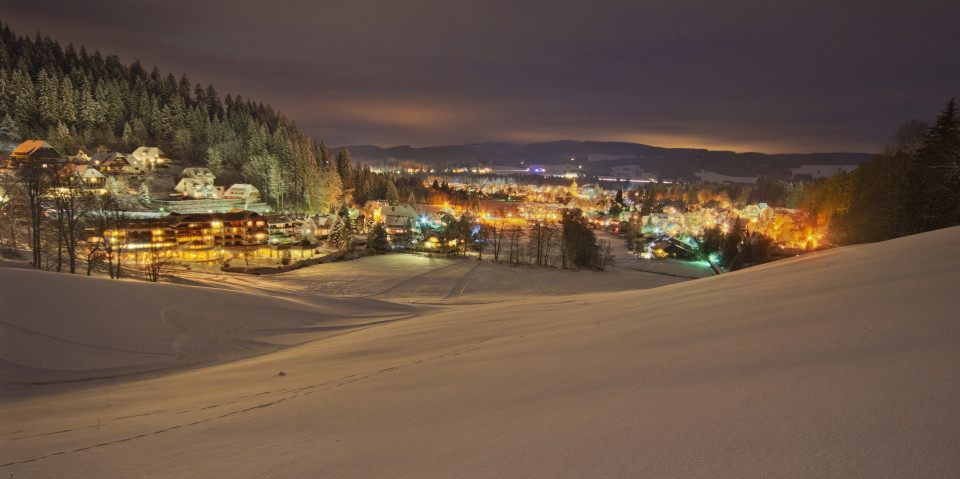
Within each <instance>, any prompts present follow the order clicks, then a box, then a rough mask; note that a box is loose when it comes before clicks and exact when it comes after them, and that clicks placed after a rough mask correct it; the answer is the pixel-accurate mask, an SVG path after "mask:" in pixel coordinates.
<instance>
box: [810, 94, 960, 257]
mask: <svg viewBox="0 0 960 479" xmlns="http://www.w3.org/2000/svg"><path fill="white" fill-rule="evenodd" d="M958 125H960V121H958V117H957V108H956V103H955V102H954V100H950V102H949V103H947V106H946V107H945V108H944V109H943V111H942V112H941V114H940V115H939V116H938V117H937V119H936V122H935V123H934V125H933V126H929V127H928V126H927V125H926V124H925V123H923V122H918V121H910V122H908V123H906V124H904V125H903V126H901V127H900V129H899V130H898V131H897V133H896V134H895V136H894V138H893V139H892V140H891V141H890V142H889V144H888V145H886V146H885V147H884V151H883V153H881V154H880V155H878V156H877V157H876V158H874V159H873V160H872V161H870V162H868V163H864V164H862V165H860V167H859V168H857V169H856V170H854V171H853V172H852V173H849V174H847V173H837V174H835V175H833V176H832V177H830V178H827V179H821V180H817V181H814V182H812V183H810V184H808V185H807V186H806V188H805V191H804V195H803V200H802V203H801V206H802V208H803V209H804V210H806V211H807V212H809V214H810V218H809V221H811V222H812V224H813V225H814V226H815V227H817V228H818V229H819V230H820V231H821V232H823V233H824V234H826V235H827V236H828V237H829V238H830V239H831V240H832V241H833V242H834V243H836V244H853V243H863V242H872V241H882V240H886V239H891V238H896V237H900V236H906V235H911V234H916V233H922V232H925V231H931V230H936V229H940V228H946V227H949V226H956V225H960V126H958Z"/></svg>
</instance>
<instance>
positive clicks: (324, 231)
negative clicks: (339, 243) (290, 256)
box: [299, 215, 332, 242]
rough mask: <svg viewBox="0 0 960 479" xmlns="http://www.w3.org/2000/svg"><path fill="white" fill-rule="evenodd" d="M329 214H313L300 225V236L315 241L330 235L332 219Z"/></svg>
mask: <svg viewBox="0 0 960 479" xmlns="http://www.w3.org/2000/svg"><path fill="white" fill-rule="evenodd" d="M330 220H331V218H330V216H329V215H316V216H311V217H309V218H307V219H305V220H303V223H301V225H300V234H299V236H300V238H302V239H305V240H307V241H311V242H315V241H318V240H321V239H325V238H327V237H328V236H330V225H331V223H332V221H330Z"/></svg>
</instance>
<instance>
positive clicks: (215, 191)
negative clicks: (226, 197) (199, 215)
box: [173, 167, 223, 198]
mask: <svg viewBox="0 0 960 479" xmlns="http://www.w3.org/2000/svg"><path fill="white" fill-rule="evenodd" d="M181 175H182V178H180V182H179V183H177V185H176V186H174V187H173V190H174V191H176V192H177V193H180V194H182V195H183V196H189V197H191V198H220V197H221V196H223V189H222V188H218V187H217V186H215V185H214V184H213V181H214V180H215V179H216V176H214V174H213V172H211V171H210V169H209V168H200V167H194V168H184V169H183V173H182V174H181Z"/></svg>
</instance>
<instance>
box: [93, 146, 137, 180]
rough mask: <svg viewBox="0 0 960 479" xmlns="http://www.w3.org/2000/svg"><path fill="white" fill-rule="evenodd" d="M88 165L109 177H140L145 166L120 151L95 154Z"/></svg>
mask: <svg viewBox="0 0 960 479" xmlns="http://www.w3.org/2000/svg"><path fill="white" fill-rule="evenodd" d="M87 164H88V165H90V166H93V167H94V168H96V169H98V170H100V172H101V173H105V174H108V175H110V174H113V175H117V174H126V175H139V174H141V173H143V165H142V164H141V163H140V162H139V161H138V160H136V159H135V158H133V157H131V156H130V155H127V154H126V153H120V152H118V151H101V152H99V153H94V154H93V156H91V157H90V161H89V162H88V163H87Z"/></svg>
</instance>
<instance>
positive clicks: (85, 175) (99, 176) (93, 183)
mask: <svg viewBox="0 0 960 479" xmlns="http://www.w3.org/2000/svg"><path fill="white" fill-rule="evenodd" d="M65 168H66V169H67V171H68V172H69V173H71V174H73V175H76V176H77V178H80V181H81V182H83V189H85V190H102V189H103V188H104V187H106V184H107V177H106V176H103V173H100V171H98V170H97V169H96V168H92V167H91V166H90V165H74V164H69V165H67V166H65Z"/></svg>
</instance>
